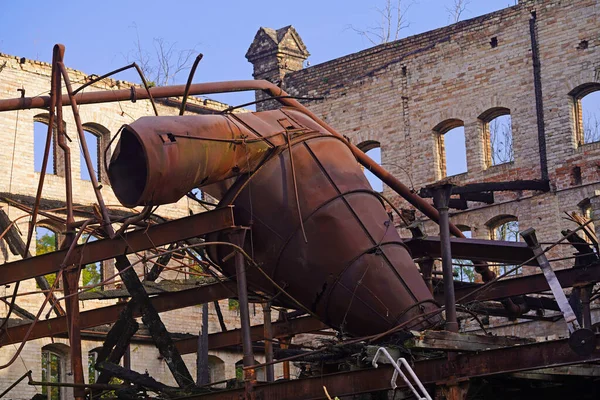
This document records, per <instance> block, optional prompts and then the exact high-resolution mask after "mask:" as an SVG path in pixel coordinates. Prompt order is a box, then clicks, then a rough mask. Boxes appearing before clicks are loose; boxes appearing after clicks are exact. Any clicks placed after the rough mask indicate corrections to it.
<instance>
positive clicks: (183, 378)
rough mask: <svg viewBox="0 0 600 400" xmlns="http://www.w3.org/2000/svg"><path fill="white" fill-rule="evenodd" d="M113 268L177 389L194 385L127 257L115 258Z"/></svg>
mask: <svg viewBox="0 0 600 400" xmlns="http://www.w3.org/2000/svg"><path fill="white" fill-rule="evenodd" d="M115 266H116V267H117V269H118V270H119V273H120V275H121V279H122V280H123V283H124V284H125V286H126V287H127V290H128V291H129V293H130V294H131V298H132V300H133V301H135V302H136V304H138V305H139V307H140V308H141V310H142V321H143V322H144V325H146V327H148V330H149V331H150V335H151V336H152V339H153V341H154V343H155V345H156V347H157V348H158V351H159V353H160V354H161V355H162V356H163V357H164V359H165V361H166V363H167V366H168V367H169V369H170V370H171V373H172V374H173V378H175V381H176V382H177V384H178V385H179V387H182V388H184V387H189V386H191V385H194V384H195V383H194V380H193V379H192V376H191V374H190V372H189V370H188V369H187V366H186V365H185V363H184V362H183V359H182V358H181V354H180V353H179V351H178V350H177V348H176V347H175V343H174V342H173V339H172V338H171V336H170V335H169V332H168V331H167V328H166V327H165V325H164V323H163V322H162V320H161V319H160V316H159V315H158V312H157V311H156V309H155V308H154V306H153V305H152V303H151V302H150V298H149V297H148V294H147V293H146V290H145V289H144V286H143V285H142V282H141V281H140V279H139V278H138V276H137V274H136V273H135V270H134V269H133V268H132V267H131V263H130V262H129V259H128V258H127V256H124V255H123V256H118V257H116V263H115Z"/></svg>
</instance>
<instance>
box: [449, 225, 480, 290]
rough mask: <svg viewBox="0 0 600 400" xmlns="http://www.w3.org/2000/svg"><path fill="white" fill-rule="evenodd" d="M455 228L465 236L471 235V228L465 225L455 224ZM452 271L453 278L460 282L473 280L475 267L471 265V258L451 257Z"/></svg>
mask: <svg viewBox="0 0 600 400" xmlns="http://www.w3.org/2000/svg"><path fill="white" fill-rule="evenodd" d="M457 228H458V229H460V231H461V232H462V233H463V235H465V237H467V238H469V239H470V238H471V237H472V232H471V228H470V227H468V226H465V225H457ZM452 265H453V268H452V271H453V272H454V280H455V281H461V282H475V267H474V266H473V261H471V260H462V259H452Z"/></svg>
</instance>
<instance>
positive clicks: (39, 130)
mask: <svg viewBox="0 0 600 400" xmlns="http://www.w3.org/2000/svg"><path fill="white" fill-rule="evenodd" d="M47 138H48V117H47V116H46V115H37V116H35V117H34V118H33V170H34V171H35V172H42V164H43V160H44V152H45V149H46V139H47ZM54 138H55V132H53V134H52V136H51V138H50V149H49V151H48V161H47V164H46V170H45V172H46V174H51V175H55V174H56V163H55V159H54V154H55V152H56V148H55V140H54Z"/></svg>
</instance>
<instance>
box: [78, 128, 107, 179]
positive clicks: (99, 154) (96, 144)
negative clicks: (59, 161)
mask: <svg viewBox="0 0 600 400" xmlns="http://www.w3.org/2000/svg"><path fill="white" fill-rule="evenodd" d="M83 134H84V137H85V142H86V145H87V148H88V152H89V153H90V159H91V161H92V165H93V168H94V174H95V175H96V178H97V179H98V181H99V182H102V181H106V177H107V175H106V166H105V165H104V161H103V158H104V149H105V148H106V147H107V146H108V142H109V140H110V132H109V131H108V129H106V128H105V127H103V126H102V125H99V124H96V123H87V124H83ZM106 157H107V159H109V158H110V154H107V156H106ZM79 159H80V177H81V179H83V180H87V181H89V180H91V178H90V174H89V172H88V169H87V166H86V163H85V158H84V156H83V151H82V150H81V148H80V150H79Z"/></svg>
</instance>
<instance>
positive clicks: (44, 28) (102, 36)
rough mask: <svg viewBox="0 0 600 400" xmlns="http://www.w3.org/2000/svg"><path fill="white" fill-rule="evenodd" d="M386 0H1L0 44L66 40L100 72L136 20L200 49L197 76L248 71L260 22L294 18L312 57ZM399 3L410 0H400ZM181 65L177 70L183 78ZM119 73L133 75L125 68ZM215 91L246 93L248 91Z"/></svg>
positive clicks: (437, 20)
mask: <svg viewBox="0 0 600 400" xmlns="http://www.w3.org/2000/svg"><path fill="white" fill-rule="evenodd" d="M384 2H385V0H373V1H360V0H346V1H342V0H321V1H316V0H303V1H297V2H287V1H271V0H256V1H239V0H233V1H229V2H217V1H214V0H211V1H206V0H196V1H192V0H186V1H171V2H164V1H153V0H150V1H144V2H138V1H114V0H105V1H101V2H87V1H81V0H80V1H74V0H64V1H60V0H58V1H52V2H51V1H47V0H46V1H40V0H30V1H27V2H20V1H8V0H5V1H4V2H3V3H4V4H3V5H2V9H1V10H2V11H1V12H0V52H3V53H8V54H12V55H18V56H22V57H26V58H30V59H37V60H41V61H50V59H51V54H52V46H53V45H54V44H55V43H63V44H65V46H66V49H67V50H66V54H65V63H66V64H67V66H69V67H71V68H75V69H79V70H82V71H84V72H86V73H88V74H92V73H94V74H98V75H100V74H103V73H105V72H107V71H110V70H112V69H116V68H118V67H120V66H123V65H125V64H127V60H128V58H127V56H128V54H129V53H130V52H131V51H132V50H133V49H134V48H135V41H136V28H134V26H137V33H139V37H140V41H141V44H142V46H143V47H144V48H145V49H147V50H148V51H153V38H163V39H164V40H165V41H168V42H170V43H177V47H178V48H179V49H191V48H195V49H197V50H198V51H200V52H202V53H204V59H203V60H202V62H201V64H200V67H199V68H198V70H197V72H196V81H220V80H235V79H251V78H252V66H251V65H250V64H249V63H248V62H247V61H246V59H245V57H244V55H245V53H246V50H247V49H248V47H249V45H250V43H251V42H252V39H253V37H254V35H255V33H256V31H257V30H258V28H259V27H261V26H264V27H270V28H275V29H277V28H281V27H283V26H286V25H293V26H294V27H295V28H296V29H297V31H298V32H299V34H300V35H301V37H302V38H303V40H304V43H305V44H306V46H307V48H308V50H309V51H310V53H311V57H310V58H309V61H310V63H311V64H312V65H315V64H318V63H321V62H324V61H327V60H330V59H332V58H336V57H339V56H343V55H345V54H349V53H353V52H356V51H360V50H362V49H364V48H367V47H369V46H370V43H369V42H368V41H367V40H365V39H364V38H362V37H360V35H358V34H356V33H355V32H353V31H352V30H351V29H348V27H349V26H350V25H352V26H354V27H356V28H358V29H366V28H367V27H368V26H369V25H374V24H377V22H378V21H379V16H378V14H377V11H376V10H375V8H376V7H383V5H384ZM403 2H404V3H406V4H407V3H408V2H407V1H406V0H403ZM514 2H515V0H471V1H470V4H469V5H468V6H467V10H466V11H465V13H464V18H463V19H468V18H472V17H475V16H478V15H482V14H485V13H488V12H492V11H495V10H498V9H501V8H504V7H506V6H508V5H511V4H514ZM452 3H453V0H417V1H414V2H412V5H411V6H410V8H409V9H408V12H407V14H406V16H407V20H408V21H409V23H410V26H409V27H408V28H406V29H404V30H402V32H401V36H402V37H404V36H408V35H413V34H417V33H421V32H424V31H428V30H431V29H435V28H438V27H441V26H444V25H447V24H448V23H449V21H450V20H449V16H448V11H447V10H446V7H448V6H450V5H451V4H452ZM186 77H187V73H182V74H180V76H179V77H178V81H179V82H180V83H183V82H185V80H186ZM119 78H121V79H126V80H135V77H134V76H133V75H131V74H121V75H120V76H119ZM233 96H236V97H234V98H220V99H221V100H223V101H227V102H232V103H234V102H237V101H244V100H252V99H253V95H252V94H250V93H249V94H246V95H245V96H239V95H233Z"/></svg>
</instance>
